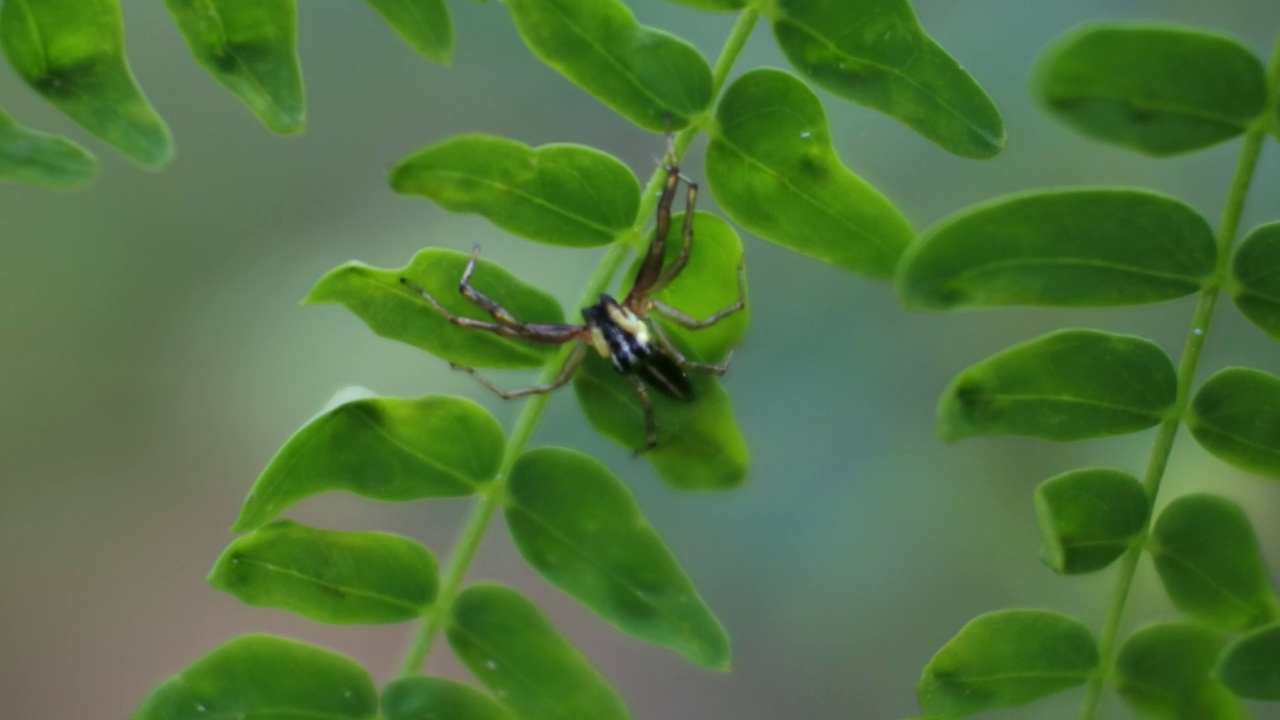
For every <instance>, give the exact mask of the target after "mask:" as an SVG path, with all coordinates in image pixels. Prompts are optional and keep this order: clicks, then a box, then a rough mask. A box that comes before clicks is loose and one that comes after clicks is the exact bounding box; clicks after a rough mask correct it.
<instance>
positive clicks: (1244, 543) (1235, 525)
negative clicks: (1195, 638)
mask: <svg viewBox="0 0 1280 720" xmlns="http://www.w3.org/2000/svg"><path fill="white" fill-rule="evenodd" d="M1149 549H1150V551H1151V559H1152V560H1153V561H1154V562H1155V565H1156V570H1157V571H1158V572H1159V573H1160V580H1161V581H1162V582H1163V583H1164V589H1165V592H1167V593H1169V599H1170V600H1172V601H1173V604H1174V605H1175V606H1177V608H1178V609H1179V610H1181V611H1182V612H1184V613H1186V614H1188V615H1190V616H1192V617H1194V618H1195V619H1197V620H1199V621H1201V622H1204V623H1208V624H1210V625H1213V626H1214V627H1218V628H1221V629H1223V630H1232V631H1239V630H1247V629H1249V628H1252V627H1257V626H1258V625H1260V624H1262V623H1265V622H1269V621H1271V620H1274V619H1276V617H1277V607H1276V602H1275V598H1274V596H1273V595H1272V593H1271V588H1270V586H1269V584H1268V582H1267V571H1266V569H1265V568H1264V567H1263V564H1262V554H1261V553H1260V552H1259V551H1258V541H1257V539H1256V538H1255V537H1254V535H1253V527H1252V526H1251V525H1250V524H1249V518H1248V517H1246V516H1245V514H1244V512H1243V511H1242V510H1241V509H1240V508H1239V507H1238V506H1236V504H1235V503H1233V502H1231V501H1230V500H1227V499H1226V498H1222V497H1218V496H1217V495H1207V494H1198V495H1186V496H1183V497H1180V498H1178V499H1177V500H1174V501H1173V502H1171V503H1169V506H1168V507H1166V508H1165V509H1164V511H1163V512H1161V513H1160V517H1159V518H1157V520H1156V524H1155V528H1154V529H1153V530H1152V533H1151V540H1150V542H1149Z"/></svg>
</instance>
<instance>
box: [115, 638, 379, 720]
mask: <svg viewBox="0 0 1280 720" xmlns="http://www.w3.org/2000/svg"><path fill="white" fill-rule="evenodd" d="M377 712H378V692H377V690H376V689H375V688H374V686H373V680H372V679H370V677H369V674H368V673H367V672H365V670H364V668H362V667H360V666H359V665H357V664H356V663H354V662H352V661H351V660H350V659H348V658H346V657H344V656H342V655H339V654H337V653H335V652H330V651H328V650H322V649H320V648H318V647H313V646H311V645H306V644H304V643H300V642H296V641H294V640H286V639H284V638H279V637H273V636H271V635H244V636H242V637H238V638H236V639H234V640H232V641H230V642H228V643H226V644H225V645H223V646H222V647H220V648H218V649H217V650H214V651H213V652H211V653H209V654H208V655H206V656H204V657H203V658H201V659H199V660H197V661H196V662H194V663H193V664H192V665H191V666H190V667H188V668H187V669H186V670H183V671H182V672H180V673H178V674H177V675H176V676H174V677H173V678H171V679H169V680H167V681H165V682H164V684H162V685H160V687H158V688H156V689H155V690H154V691H152V693H151V695H150V696H149V697H147V699H146V701H144V702H143V703H142V707H140V708H138V711H137V712H135V713H134V714H133V720H209V719H210V718H237V719H239V720H280V719H281V718H286V717H287V718H290V720H373V718H374V717H375V716H376V715H377Z"/></svg>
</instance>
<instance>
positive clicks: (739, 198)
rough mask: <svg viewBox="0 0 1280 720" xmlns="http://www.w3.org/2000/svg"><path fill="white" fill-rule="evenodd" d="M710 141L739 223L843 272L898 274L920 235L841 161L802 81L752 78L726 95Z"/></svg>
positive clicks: (713, 179) (765, 73)
mask: <svg viewBox="0 0 1280 720" xmlns="http://www.w3.org/2000/svg"><path fill="white" fill-rule="evenodd" d="M707 135H708V138H709V144H708V145H707V180H708V182H709V183H710V185H711V192H712V194H714V195H715V198H716V202H717V203H719V205H720V207H721V208H723V209H724V211H725V213H726V214H728V215H729V217H731V218H732V219H733V220H734V222H736V223H738V224H739V225H741V226H742V227H744V228H746V229H747V230H750V231H751V232H753V233H755V234H756V235H759V236H760V237H762V238H764V239H765V240H768V241H770V242H773V243H777V244H779V245H781V246H783V247H785V248H788V249H790V250H794V251H796V252H798V253H802V254H804V255H808V256H810V257H813V258H817V259H818V260H821V261H823V262H825V263H828V264H831V265H835V266H837V267H840V268H843V269H845V270H852V271H854V272H858V273H862V274H864V275H869V276H871V277H874V278H888V277H890V276H891V275H892V274H893V269H894V266H895V265H896V264H897V261H898V257H899V256H900V255H901V254H902V252H903V250H905V249H906V247H907V244H908V243H910V242H911V240H912V239H913V238H914V237H915V231H914V230H912V228H911V225H910V224H909V223H908V222H907V220H906V218H904V217H903V216H902V214H901V213H900V212H898V209H897V208H895V207H894V206H893V204H892V203H891V202H889V201H888V200H887V199H886V198H885V197H884V196H883V195H881V194H880V193H879V192H878V191H876V189H875V188H873V187H871V186H870V185H868V184H867V183H866V182H865V181H863V180H862V179H861V178H859V177H858V176H857V175H854V174H853V173H852V172H851V171H850V170H849V169H848V168H846V167H845V166H844V165H843V164H842V163H841V162H840V158H839V157H838V156H837V155H836V151H835V148H834V147H833V146H832V144H831V135H830V132H829V131H828V127H827V118H826V114H825V113H824V112H823V110H822V104H821V103H820V102H819V101H818V97H817V96H816V95H814V94H813V92H812V91H811V90H809V88H807V87H805V85H804V83H802V82H800V81H799V80H797V79H796V78H795V77H794V76H792V75H790V74H788V73H785V72H782V71H781V70H768V69H763V70H752V71H750V72H748V73H746V74H745V75H743V76H742V77H740V78H738V79H737V80H736V81H734V83H733V84H732V85H730V86H729V89H728V90H726V91H725V93H724V97H723V98H721V100H720V104H719V106H717V108H716V116H715V122H714V123H713V124H712V125H711V126H709V127H708V128H707Z"/></svg>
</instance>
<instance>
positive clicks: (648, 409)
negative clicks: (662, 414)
mask: <svg viewBox="0 0 1280 720" xmlns="http://www.w3.org/2000/svg"><path fill="white" fill-rule="evenodd" d="M623 377H625V378H626V379H627V382H629V383H631V389H633V390H635V391H636V396H637V397H639V398H640V405H641V407H643V408H644V431H645V440H644V447H641V448H637V449H636V451H635V454H636V455H639V454H641V453H646V452H649V451H650V450H652V449H654V448H655V447H657V446H658V418H657V417H656V416H655V415H654V414H653V403H652V402H650V401H649V388H646V387H645V386H644V383H643V382H641V380H640V378H639V377H637V376H635V375H623Z"/></svg>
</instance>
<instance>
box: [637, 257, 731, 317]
mask: <svg viewBox="0 0 1280 720" xmlns="http://www.w3.org/2000/svg"><path fill="white" fill-rule="evenodd" d="M652 306H653V309H654V311H655V312H657V313H658V314H659V315H661V316H662V317H664V318H666V319H668V320H670V321H671V322H673V323H675V324H677V325H679V326H680V327H682V328H686V329H688V330H702V329H704V328H709V327H711V326H712V325H715V324H716V323H718V322H720V321H721V320H723V319H725V318H727V317H729V316H730V315H732V314H734V313H736V312H738V311H740V310H742V309H743V308H745V307H746V306H747V266H746V263H738V300H737V302H735V303H734V304H732V305H730V306H729V307H727V308H725V309H723V310H721V311H720V312H717V313H713V314H711V315H709V316H708V317H707V318H706V319H705V320H695V319H694V318H692V317H689V316H688V315H686V314H685V313H683V312H681V311H679V310H677V309H675V308H673V307H671V306H670V305H668V304H666V303H664V302H662V301H661V300H654V301H652Z"/></svg>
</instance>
